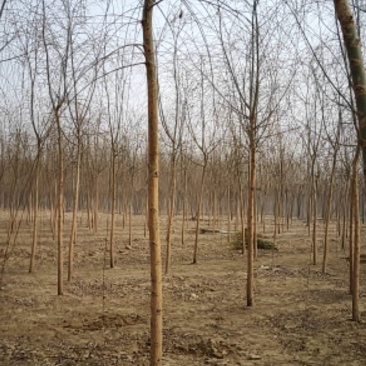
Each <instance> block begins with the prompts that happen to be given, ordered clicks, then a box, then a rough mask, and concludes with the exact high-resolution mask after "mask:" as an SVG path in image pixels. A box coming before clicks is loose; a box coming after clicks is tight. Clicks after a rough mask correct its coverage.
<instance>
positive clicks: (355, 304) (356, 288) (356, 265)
mask: <svg viewBox="0 0 366 366" xmlns="http://www.w3.org/2000/svg"><path fill="white" fill-rule="evenodd" d="M358 158H359V148H357V151H356V156H355V159H354V161H353V166H352V185H353V190H352V191H353V192H352V193H353V196H352V198H351V199H352V201H353V219H354V230H355V231H354V246H353V281H352V286H353V288H352V320H354V321H356V322H359V321H360V320H361V316H360V308H359V298H360V257H361V255H360V239H361V228H360V226H361V225H360V224H361V223H360V206H359V189H358V174H357V166H358V160H359V159H358Z"/></svg>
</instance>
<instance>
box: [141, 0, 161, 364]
mask: <svg viewBox="0 0 366 366" xmlns="http://www.w3.org/2000/svg"><path fill="white" fill-rule="evenodd" d="M154 4H155V1H154V0H145V1H144V8H143V18H142V29H143V42H144V43H143V46H144V51H145V60H146V75H147V92H148V162H149V164H148V167H149V177H148V205H149V243H150V261H151V329H150V332H151V349H150V366H160V365H162V363H163V288H162V268H161V253H160V252H161V248H160V234H159V207H158V204H159V196H158V195H159V153H158V151H159V150H158V85H157V73H156V65H155V51H154V40H153V29H152V15H153V7H154Z"/></svg>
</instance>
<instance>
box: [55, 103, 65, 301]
mask: <svg viewBox="0 0 366 366" xmlns="http://www.w3.org/2000/svg"><path fill="white" fill-rule="evenodd" d="M59 107H61V106H59ZM59 107H57V108H56V110H55V118H56V123H57V134H58V185H57V248H58V260H57V294H58V295H63V291H64V290H63V240H62V234H63V217H62V215H63V205H64V152H63V145H62V144H63V141H62V130H61V121H60V116H59Z"/></svg>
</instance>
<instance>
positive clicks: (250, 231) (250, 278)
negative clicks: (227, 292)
mask: <svg viewBox="0 0 366 366" xmlns="http://www.w3.org/2000/svg"><path fill="white" fill-rule="evenodd" d="M251 123H253V121H251ZM249 140H250V142H249V144H250V145H249V146H250V163H249V191H248V217H247V219H248V224H247V238H248V239H247V241H248V250H247V257H248V258H247V266H248V268H247V306H253V305H254V299H253V290H254V263H253V262H254V220H255V219H256V218H255V216H254V204H255V199H254V193H255V185H256V174H255V171H256V147H255V139H254V130H253V127H251V131H250V135H249Z"/></svg>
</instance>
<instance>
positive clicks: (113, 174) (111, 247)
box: [109, 146, 116, 268]
mask: <svg viewBox="0 0 366 366" xmlns="http://www.w3.org/2000/svg"><path fill="white" fill-rule="evenodd" d="M111 164H112V171H111V193H112V197H111V200H112V206H111V230H110V232H109V266H110V268H114V225H115V216H116V155H115V151H114V146H113V147H112V162H111Z"/></svg>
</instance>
